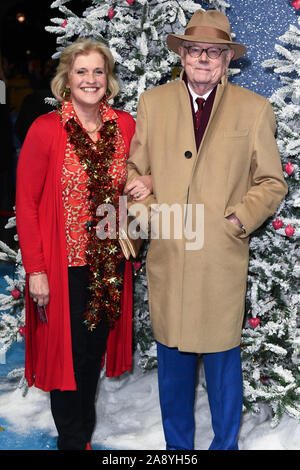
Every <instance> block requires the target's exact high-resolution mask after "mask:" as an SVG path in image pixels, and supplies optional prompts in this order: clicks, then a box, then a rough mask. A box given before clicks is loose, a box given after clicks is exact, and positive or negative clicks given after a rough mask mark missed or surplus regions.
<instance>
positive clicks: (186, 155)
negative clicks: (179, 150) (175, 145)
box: [184, 150, 192, 158]
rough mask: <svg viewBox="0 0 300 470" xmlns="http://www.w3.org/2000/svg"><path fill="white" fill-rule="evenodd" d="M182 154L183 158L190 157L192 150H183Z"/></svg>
mask: <svg viewBox="0 0 300 470" xmlns="http://www.w3.org/2000/svg"><path fill="white" fill-rule="evenodd" d="M184 156H185V158H192V152H190V151H189V150H187V151H186V152H184Z"/></svg>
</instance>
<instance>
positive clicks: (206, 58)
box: [198, 49, 208, 61]
mask: <svg viewBox="0 0 300 470" xmlns="http://www.w3.org/2000/svg"><path fill="white" fill-rule="evenodd" d="M203 54H204V56H203ZM198 59H199V60H205V61H207V60H208V55H207V52H206V50H205V49H203V50H202V52H201V54H200V55H199V57H198Z"/></svg>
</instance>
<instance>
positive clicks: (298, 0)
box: [292, 0, 300, 10]
mask: <svg viewBox="0 0 300 470" xmlns="http://www.w3.org/2000/svg"><path fill="white" fill-rule="evenodd" d="M292 5H293V7H294V8H295V9H296V10H298V8H300V0H294V1H293V2H292Z"/></svg>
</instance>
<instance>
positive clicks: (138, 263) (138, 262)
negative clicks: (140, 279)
mask: <svg viewBox="0 0 300 470" xmlns="http://www.w3.org/2000/svg"><path fill="white" fill-rule="evenodd" d="M133 267H134V270H135V271H138V270H139V269H141V267H142V263H141V262H140V261H134V262H133Z"/></svg>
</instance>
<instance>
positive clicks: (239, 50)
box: [167, 34, 247, 60]
mask: <svg viewBox="0 0 300 470" xmlns="http://www.w3.org/2000/svg"><path fill="white" fill-rule="evenodd" d="M182 41H192V42H205V43H208V44H227V45H228V46H230V48H231V49H232V50H233V51H234V56H233V58H232V60H237V59H239V58H240V57H242V56H243V55H245V54H246V51H247V48H246V47H245V46H244V45H243V44H238V43H237V42H233V41H226V40H225V39H218V38H213V37H205V36H202V37H199V36H191V35H189V36H185V35H182V34H168V36H167V45H168V47H169V49H171V51H173V52H175V53H176V54H179V52H178V48H179V46H181V44H182Z"/></svg>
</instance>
